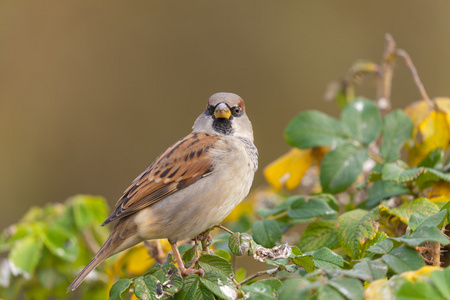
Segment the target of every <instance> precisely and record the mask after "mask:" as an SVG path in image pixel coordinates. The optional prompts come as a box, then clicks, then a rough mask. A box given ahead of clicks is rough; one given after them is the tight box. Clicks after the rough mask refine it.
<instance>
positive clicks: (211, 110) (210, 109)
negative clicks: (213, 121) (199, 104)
mask: <svg viewBox="0 0 450 300" xmlns="http://www.w3.org/2000/svg"><path fill="white" fill-rule="evenodd" d="M214 109H215V108H214V106H212V105H209V106H208V107H207V108H206V111H205V114H206V115H208V116H211V115H213V114H214Z"/></svg>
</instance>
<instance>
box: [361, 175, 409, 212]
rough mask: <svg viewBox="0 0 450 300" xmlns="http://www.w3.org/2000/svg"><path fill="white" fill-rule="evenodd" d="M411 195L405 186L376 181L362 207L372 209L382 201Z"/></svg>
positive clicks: (391, 182)
mask: <svg viewBox="0 0 450 300" xmlns="http://www.w3.org/2000/svg"><path fill="white" fill-rule="evenodd" d="M409 193H410V191H409V189H408V188H406V187H405V186H404V185H403V184H398V183H396V182H393V181H381V180H380V181H376V182H374V183H373V185H372V186H371V187H370V188H369V189H368V191H367V194H368V195H369V197H368V199H367V200H366V201H364V202H363V203H362V204H361V205H360V207H361V208H366V209H372V208H374V207H376V206H377V205H378V204H379V203H380V201H381V200H384V199H389V198H391V197H394V196H398V195H403V194H409Z"/></svg>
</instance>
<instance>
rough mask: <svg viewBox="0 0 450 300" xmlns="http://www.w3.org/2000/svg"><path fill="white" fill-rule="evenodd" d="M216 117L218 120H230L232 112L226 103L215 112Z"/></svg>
mask: <svg viewBox="0 0 450 300" xmlns="http://www.w3.org/2000/svg"><path fill="white" fill-rule="evenodd" d="M214 116H215V117H216V119H229V118H230V116H231V111H230V109H229V108H228V106H227V105H226V104H225V103H219V105H217V106H216V110H215V111H214Z"/></svg>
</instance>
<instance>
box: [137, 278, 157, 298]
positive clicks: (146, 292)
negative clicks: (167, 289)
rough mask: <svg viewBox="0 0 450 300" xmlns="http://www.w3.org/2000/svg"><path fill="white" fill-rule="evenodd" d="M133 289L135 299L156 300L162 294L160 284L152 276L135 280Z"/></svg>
mask: <svg viewBox="0 0 450 300" xmlns="http://www.w3.org/2000/svg"><path fill="white" fill-rule="evenodd" d="M133 287H134V294H135V295H136V297H138V298H139V299H142V300H157V299H160V298H161V297H162V296H163V294H164V292H163V287H162V284H161V282H160V281H159V280H158V279H156V278H155V277H153V276H152V275H147V276H145V277H143V276H141V277H138V278H136V279H135V280H134V286H133Z"/></svg>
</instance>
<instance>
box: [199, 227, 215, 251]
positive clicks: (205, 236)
mask: <svg viewBox="0 0 450 300" xmlns="http://www.w3.org/2000/svg"><path fill="white" fill-rule="evenodd" d="M195 240H198V241H201V242H202V249H203V251H206V252H208V253H210V254H211V251H210V250H209V249H208V247H209V245H211V243H212V236H211V234H210V233H209V230H207V231H205V232H203V233H201V234H199V235H198V236H197V237H196V238H195Z"/></svg>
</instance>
